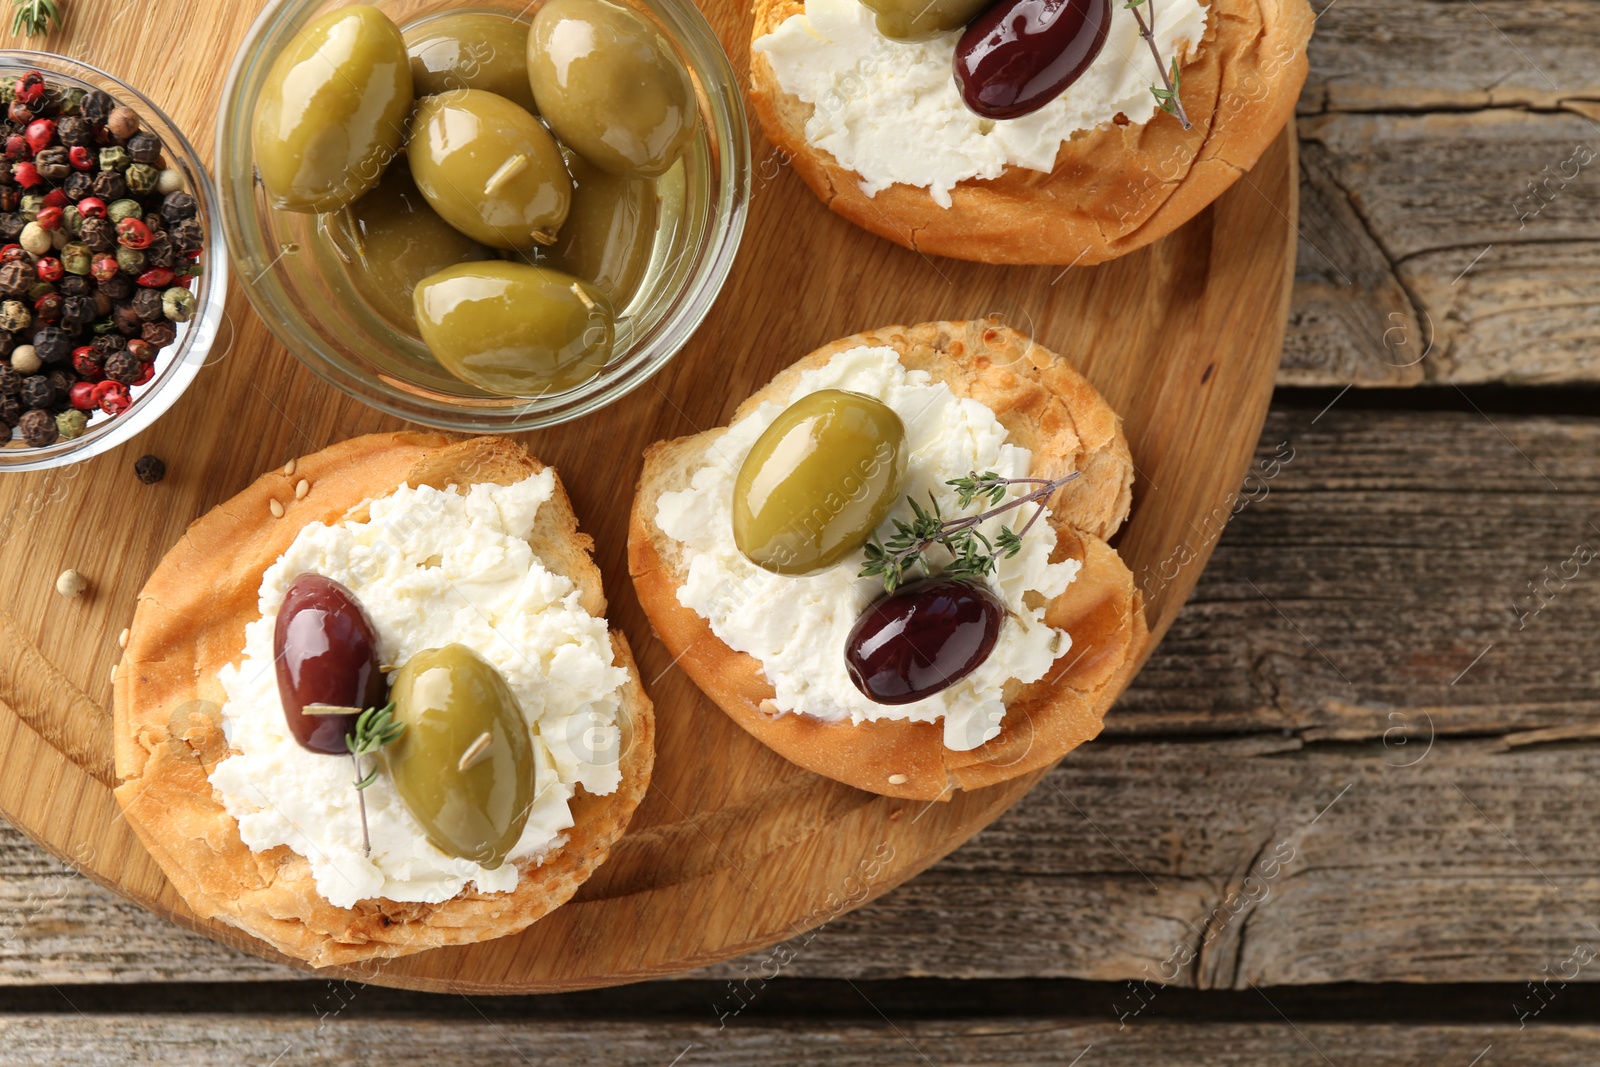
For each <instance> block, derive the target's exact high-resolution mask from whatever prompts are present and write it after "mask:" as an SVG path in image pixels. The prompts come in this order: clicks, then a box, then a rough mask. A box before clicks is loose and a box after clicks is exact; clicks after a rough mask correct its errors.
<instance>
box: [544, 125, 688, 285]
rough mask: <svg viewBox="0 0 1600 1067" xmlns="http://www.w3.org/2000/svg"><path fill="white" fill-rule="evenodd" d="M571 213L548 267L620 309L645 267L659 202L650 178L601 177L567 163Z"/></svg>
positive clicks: (579, 163)
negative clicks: (592, 288) (570, 276)
mask: <svg viewBox="0 0 1600 1067" xmlns="http://www.w3.org/2000/svg"><path fill="white" fill-rule="evenodd" d="M567 167H568V169H569V170H570V171H571V172H572V178H573V181H574V182H575V186H574V188H573V190H572V210H571V211H570V212H569V213H568V214H567V221H566V224H565V225H563V226H562V227H561V236H560V238H559V239H558V240H557V241H556V243H555V244H554V245H552V246H551V247H550V265H551V266H553V267H556V268H557V269H559V270H564V271H566V272H567V273H568V274H573V275H576V276H577V277H579V278H582V279H583V280H585V281H589V282H593V283H594V285H595V288H596V289H599V290H600V291H601V292H602V293H604V294H606V296H608V297H610V298H611V300H612V302H613V303H615V304H626V303H627V302H628V298H629V297H631V296H632V295H633V291H634V290H635V289H637V288H638V286H639V279H640V278H642V277H644V271H645V268H646V267H647V266H649V265H650V253H651V252H652V251H653V250H654V248H655V243H656V225H657V222H658V221H659V218H660V212H661V197H660V196H659V195H658V194H657V192H656V183H655V180H654V179H653V178H630V177H626V176H624V175H620V174H607V173H606V172H605V171H603V170H601V169H600V168H598V167H595V166H591V165H590V164H589V163H587V162H585V161H584V160H583V159H581V158H579V157H578V156H572V157H569V158H568V160H567Z"/></svg>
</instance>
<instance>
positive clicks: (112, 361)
mask: <svg viewBox="0 0 1600 1067" xmlns="http://www.w3.org/2000/svg"><path fill="white" fill-rule="evenodd" d="M143 373H144V365H143V364H142V363H140V362H139V361H138V360H137V359H135V358H134V355H133V353H132V352H129V351H128V350H127V349H123V350H122V351H120V352H117V353H115V354H113V355H111V356H109V357H107V358H106V366H105V374H106V377H107V378H109V379H110V380H111V381H114V382H121V383H122V384H123V385H132V384H133V383H134V382H136V381H138V380H139V375H141V374H143Z"/></svg>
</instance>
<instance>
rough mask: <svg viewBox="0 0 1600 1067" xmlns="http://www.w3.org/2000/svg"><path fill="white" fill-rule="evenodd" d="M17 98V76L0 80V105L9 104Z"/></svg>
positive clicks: (11, 75) (9, 76)
mask: <svg viewBox="0 0 1600 1067" xmlns="http://www.w3.org/2000/svg"><path fill="white" fill-rule="evenodd" d="M16 98H17V75H15V74H8V75H6V76H5V77H4V78H0V104H9V103H11V101H13V100H15V99H16Z"/></svg>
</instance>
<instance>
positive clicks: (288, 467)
mask: <svg viewBox="0 0 1600 1067" xmlns="http://www.w3.org/2000/svg"><path fill="white" fill-rule="evenodd" d="M299 462H300V461H299V460H296V459H291V460H290V461H289V462H287V463H285V464H284V465H283V473H284V476H285V477H288V476H289V475H291V474H293V473H294V468H295V465H296V464H298V463H299Z"/></svg>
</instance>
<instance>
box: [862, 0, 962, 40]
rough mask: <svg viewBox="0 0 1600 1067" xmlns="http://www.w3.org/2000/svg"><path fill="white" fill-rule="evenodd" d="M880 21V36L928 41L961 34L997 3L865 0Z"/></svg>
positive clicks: (878, 22) (942, 0)
mask: <svg viewBox="0 0 1600 1067" xmlns="http://www.w3.org/2000/svg"><path fill="white" fill-rule="evenodd" d="M861 2H862V3H863V4H865V5H866V6H867V7H868V8H869V9H871V10H872V11H873V12H874V13H875V14H876V15H877V16H878V17H877V18H876V19H875V20H874V21H875V22H877V24H878V32H879V33H881V34H883V35H884V36H885V37H889V38H892V39H893V40H896V41H925V40H927V39H928V38H930V37H937V36H939V34H941V33H947V32H949V31H950V30H959V29H960V28H961V27H963V26H965V25H966V24H967V23H969V22H971V21H972V20H973V19H975V18H977V17H978V16H979V15H981V14H982V13H983V12H984V11H986V10H988V9H989V8H990V7H992V6H994V0H861Z"/></svg>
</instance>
